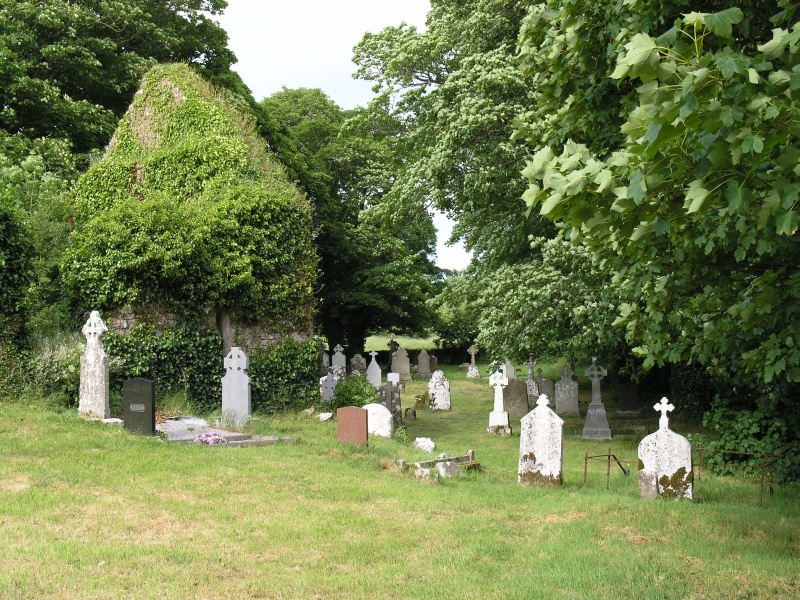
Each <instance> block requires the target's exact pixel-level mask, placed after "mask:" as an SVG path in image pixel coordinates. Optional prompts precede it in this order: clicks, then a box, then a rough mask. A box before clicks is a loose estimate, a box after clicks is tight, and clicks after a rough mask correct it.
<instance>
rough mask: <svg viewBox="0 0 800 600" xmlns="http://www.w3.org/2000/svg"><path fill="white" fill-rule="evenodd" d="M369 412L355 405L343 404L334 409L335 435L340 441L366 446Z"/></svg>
mask: <svg viewBox="0 0 800 600" xmlns="http://www.w3.org/2000/svg"><path fill="white" fill-rule="evenodd" d="M368 418H369V413H368V412H367V411H366V410H364V409H363V408H358V407H357V406H345V407H343V408H340V409H338V410H337V411H336V436H337V438H338V440H339V442H340V443H348V444H353V445H355V446H366V445H367V437H368V435H367V434H368Z"/></svg>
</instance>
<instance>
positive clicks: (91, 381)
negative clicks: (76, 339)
mask: <svg viewBox="0 0 800 600" xmlns="http://www.w3.org/2000/svg"><path fill="white" fill-rule="evenodd" d="M81 331H82V332H83V335H84V336H86V350H84V352H83V355H82V356H81V382H80V391H79V394H78V414H79V415H80V416H82V417H89V418H94V419H107V418H109V417H110V416H111V410H110V408H109V401H108V355H107V354H106V353H105V350H103V336H104V335H105V334H106V332H107V331H108V327H106V324H105V323H103V320H102V319H101V318H100V313H99V312H97V311H96V310H93V311H92V312H91V314H90V315H89V319H88V320H87V321H86V324H85V325H84V326H83V329H82V330H81Z"/></svg>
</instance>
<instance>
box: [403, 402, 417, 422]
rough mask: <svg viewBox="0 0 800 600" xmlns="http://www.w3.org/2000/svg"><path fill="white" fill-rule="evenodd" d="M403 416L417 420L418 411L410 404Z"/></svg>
mask: <svg viewBox="0 0 800 600" xmlns="http://www.w3.org/2000/svg"><path fill="white" fill-rule="evenodd" d="M403 418H404V419H405V420H406V421H416V420H417V411H416V410H415V409H413V408H411V407H410V406H409V407H408V408H407V409H406V410H405V412H404V417H403Z"/></svg>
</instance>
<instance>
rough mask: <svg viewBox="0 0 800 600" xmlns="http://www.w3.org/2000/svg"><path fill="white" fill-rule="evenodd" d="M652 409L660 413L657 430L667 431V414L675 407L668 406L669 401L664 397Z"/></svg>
mask: <svg viewBox="0 0 800 600" xmlns="http://www.w3.org/2000/svg"><path fill="white" fill-rule="evenodd" d="M653 408H654V409H655V410H657V411H660V412H661V418H660V419H659V420H658V428H659V429H669V419H668V418H667V413H668V412H670V411H672V410H675V406H674V405H672V404H670V403H669V400H667V397H666V396H664V397H663V398H662V399H661V402H658V403H657V404H655V405H653Z"/></svg>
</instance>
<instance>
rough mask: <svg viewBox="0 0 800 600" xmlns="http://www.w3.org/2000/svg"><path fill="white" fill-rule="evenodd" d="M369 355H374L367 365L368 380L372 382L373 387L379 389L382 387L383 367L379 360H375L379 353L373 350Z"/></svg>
mask: <svg viewBox="0 0 800 600" xmlns="http://www.w3.org/2000/svg"><path fill="white" fill-rule="evenodd" d="M369 355H370V356H371V357H372V361H371V362H370V363H369V366H368V367H367V381H369V382H370V383H371V384H372V387H374V388H375V389H378V388H379V387H381V367H380V365H379V364H378V361H377V360H375V357H376V356H378V353H377V352H375V350H373V351H372V352H370V353H369Z"/></svg>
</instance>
